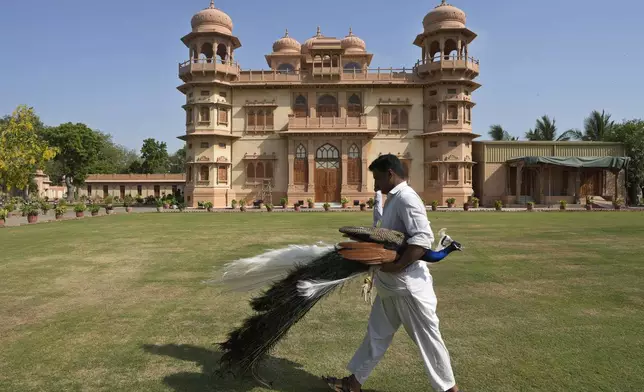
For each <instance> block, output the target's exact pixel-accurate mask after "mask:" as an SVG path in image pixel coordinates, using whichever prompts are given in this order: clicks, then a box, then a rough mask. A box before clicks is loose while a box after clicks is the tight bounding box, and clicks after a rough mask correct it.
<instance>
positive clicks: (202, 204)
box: [197, 201, 205, 210]
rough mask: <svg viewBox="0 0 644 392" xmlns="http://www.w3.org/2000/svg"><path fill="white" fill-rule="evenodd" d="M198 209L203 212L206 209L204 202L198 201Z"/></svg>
mask: <svg viewBox="0 0 644 392" xmlns="http://www.w3.org/2000/svg"><path fill="white" fill-rule="evenodd" d="M197 208H198V209H200V210H203V209H204V208H205V207H204V202H203V201H198V202H197Z"/></svg>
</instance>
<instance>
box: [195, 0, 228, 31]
mask: <svg viewBox="0 0 644 392" xmlns="http://www.w3.org/2000/svg"><path fill="white" fill-rule="evenodd" d="M190 24H191V25H192V32H194V33H202V32H217V33H222V34H228V35H232V34H233V20H232V19H230V16H228V15H227V14H226V13H225V12H224V11H222V10H219V9H217V8H215V1H214V0H210V6H209V7H208V8H206V9H204V10H201V11H199V12H197V13H196V14H195V16H193V17H192V21H191V22H190Z"/></svg>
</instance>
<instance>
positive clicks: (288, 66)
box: [277, 64, 295, 74]
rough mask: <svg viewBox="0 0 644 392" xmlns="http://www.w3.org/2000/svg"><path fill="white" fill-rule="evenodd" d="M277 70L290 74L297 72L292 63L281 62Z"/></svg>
mask: <svg viewBox="0 0 644 392" xmlns="http://www.w3.org/2000/svg"><path fill="white" fill-rule="evenodd" d="M277 70H278V71H279V72H280V73H283V74H288V73H294V72H295V67H294V66H293V65H291V64H280V66H279V67H277Z"/></svg>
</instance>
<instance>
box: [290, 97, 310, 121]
mask: <svg viewBox="0 0 644 392" xmlns="http://www.w3.org/2000/svg"><path fill="white" fill-rule="evenodd" d="M293 112H294V114H295V117H308V115H309V104H308V101H307V99H306V97H305V96H304V95H302V94H299V95H298V96H297V97H296V98H295V104H294V105H293Z"/></svg>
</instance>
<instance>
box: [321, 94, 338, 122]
mask: <svg viewBox="0 0 644 392" xmlns="http://www.w3.org/2000/svg"><path fill="white" fill-rule="evenodd" d="M317 111H318V117H339V116H338V100H337V99H336V98H335V97H334V96H333V95H329V94H324V95H322V96H320V97H319V98H318V107H317Z"/></svg>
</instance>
